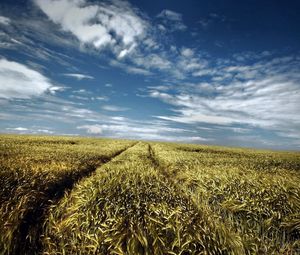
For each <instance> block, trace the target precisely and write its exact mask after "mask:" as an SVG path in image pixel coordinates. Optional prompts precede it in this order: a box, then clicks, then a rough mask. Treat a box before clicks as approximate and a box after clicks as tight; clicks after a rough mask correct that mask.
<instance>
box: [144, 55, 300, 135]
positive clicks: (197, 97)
mask: <svg viewBox="0 0 300 255" xmlns="http://www.w3.org/2000/svg"><path fill="white" fill-rule="evenodd" d="M299 65H300V63H299V62H297V60H296V59H293V58H289V57H284V58H275V59H273V60H266V61H262V60H260V61H259V62H256V63H254V64H252V65H240V66H239V65H236V64H235V65H231V66H230V65H228V64H227V65H226V64H225V65H224V64H223V63H220V64H219V65H218V66H217V67H216V68H214V69H208V70H209V71H211V73H210V74H207V75H208V77H209V76H211V78H212V76H213V75H214V76H218V77H219V78H220V79H218V80H217V81H216V80H215V81H211V82H207V83H202V84H201V83H200V84H184V85H182V86H179V85H178V86H177V88H176V92H175V93H174V92H173V93H170V92H168V93H167V92H166V91H165V92H161V91H159V90H157V89H155V88H152V89H150V90H149V96H150V97H153V98H158V99H160V100H162V101H164V102H165V103H168V104H170V105H171V106H173V108H172V109H171V110H172V111H173V112H174V114H170V115H168V116H157V117H158V118H159V119H163V120H168V121H175V122H179V123H189V124H196V123H208V124H213V125H235V124H242V125H248V126H251V127H252V128H253V127H259V128H263V129H265V130H272V131H273V132H274V133H277V134H278V135H280V136H283V135H284V134H285V137H292V136H293V137H295V136H299V132H297V130H299V129H300V116H299V112H300V104H299V102H300V87H299V84H300V75H299V74H298V73H297V71H296V70H297V67H299ZM249 72H252V74H251V75H249ZM232 73H235V74H234V75H232ZM233 131H236V132H239V131H241V130H239V129H236V130H233Z"/></svg>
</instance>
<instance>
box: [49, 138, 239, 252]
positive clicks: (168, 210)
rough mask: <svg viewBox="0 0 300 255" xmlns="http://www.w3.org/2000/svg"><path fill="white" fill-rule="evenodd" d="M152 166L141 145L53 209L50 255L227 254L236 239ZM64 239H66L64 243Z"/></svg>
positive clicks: (149, 155)
mask: <svg viewBox="0 0 300 255" xmlns="http://www.w3.org/2000/svg"><path fill="white" fill-rule="evenodd" d="M210 219H211V218H210V215H209V214H207V212H205V211H203V210H202V208H200V207H197V206H196V205H195V204H194V203H193V202H192V201H191V200H190V199H189V197H188V196H186V195H185V194H183V193H181V192H180V190H179V189H178V187H176V186H174V185H173V184H172V183H170V182H169V180H168V179H166V178H165V176H164V175H163V174H162V173H161V172H160V169H158V168H157V166H156V165H155V164H153V158H151V154H150V153H149V145H148V144H145V143H139V144H138V145H135V146H134V147H132V148H130V149H128V150H127V151H126V152H124V153H122V154H121V155H120V156H118V157H116V158H114V159H113V160H112V161H111V162H109V163H108V164H105V165H104V166H103V167H101V168H99V169H97V171H96V173H95V175H93V176H92V178H88V179H85V180H84V181H83V182H80V183H79V184H78V185H77V186H76V187H75V188H74V189H73V191H72V192H71V193H70V194H69V195H68V196H65V197H64V198H63V199H62V200H61V201H60V203H59V205H58V206H54V207H53V208H52V210H50V215H49V217H48V222H47V229H46V231H45V236H44V244H45V247H44V252H45V253H46V254H64V253H65V254H149V255H150V254H222V253H224V254H225V253H228V254H229V253H231V252H234V251H236V252H238V251H239V249H240V247H237V246H236V245H235V244H234V241H235V240H232V239H231V236H230V237H224V238H223V235H222V231H223V229H221V228H220V226H219V225H217V224H216V223H215V222H214V221H212V220H210ZM62 237H63V238H62Z"/></svg>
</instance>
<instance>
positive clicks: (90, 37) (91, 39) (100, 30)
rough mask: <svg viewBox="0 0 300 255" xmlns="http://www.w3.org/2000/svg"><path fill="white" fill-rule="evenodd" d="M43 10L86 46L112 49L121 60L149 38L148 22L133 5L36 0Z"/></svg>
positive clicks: (69, 0) (121, 2)
mask: <svg viewBox="0 0 300 255" xmlns="http://www.w3.org/2000/svg"><path fill="white" fill-rule="evenodd" d="M35 3H36V4H37V5H38V6H39V8H40V9H41V10H42V11H43V12H44V13H45V14H46V15H47V16H48V17H49V19H51V20H52V21H53V22H54V23H56V24H58V25H60V26H61V27H62V29H63V30H64V31H67V32H71V33H72V34H73V35H74V36H75V37H76V38H77V39H78V40H79V41H80V42H81V43H82V44H83V45H87V46H88V45H92V46H93V47H94V48H96V49H102V48H105V47H110V48H111V49H112V50H113V51H114V52H115V53H116V54H117V56H118V57H119V58H122V57H124V56H125V55H127V54H129V53H130V52H131V51H132V50H133V49H134V48H135V47H136V46H137V41H139V40H140V39H142V38H143V37H144V36H145V33H146V29H147V23H146V22H145V21H144V20H143V19H142V18H140V16H139V15H138V14H137V13H136V12H135V10H133V8H131V6H130V4H129V3H127V2H123V1H118V0H115V1H113V2H111V3H105V2H100V3H98V4H95V3H93V4H88V3H87V1H85V0H60V1H57V0H35Z"/></svg>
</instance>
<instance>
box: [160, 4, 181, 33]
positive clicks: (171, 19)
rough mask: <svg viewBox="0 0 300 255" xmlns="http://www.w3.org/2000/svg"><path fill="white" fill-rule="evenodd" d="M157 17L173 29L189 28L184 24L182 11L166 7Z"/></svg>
mask: <svg viewBox="0 0 300 255" xmlns="http://www.w3.org/2000/svg"><path fill="white" fill-rule="evenodd" d="M156 17H157V18H159V19H161V21H162V22H163V24H164V25H165V26H168V27H170V28H171V31H176V30H181V31H184V30H186V29H187V26H186V25H184V23H183V21H182V14H181V13H178V12H175V11H171V10H167V9H165V10H162V11H161V12H160V13H159V14H158V15H157V16H156Z"/></svg>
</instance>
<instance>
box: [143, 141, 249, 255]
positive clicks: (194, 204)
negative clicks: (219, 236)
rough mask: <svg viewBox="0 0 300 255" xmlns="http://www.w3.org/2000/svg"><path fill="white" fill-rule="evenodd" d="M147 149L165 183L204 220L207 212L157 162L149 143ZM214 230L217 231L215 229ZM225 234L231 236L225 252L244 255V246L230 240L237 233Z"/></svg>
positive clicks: (218, 252)
mask: <svg viewBox="0 0 300 255" xmlns="http://www.w3.org/2000/svg"><path fill="white" fill-rule="evenodd" d="M148 151H149V159H150V160H151V162H152V164H153V166H154V167H155V169H157V171H158V173H159V174H160V175H161V176H162V177H163V178H164V179H165V182H166V184H167V185H171V186H173V188H174V189H175V190H176V191H177V192H178V194H179V196H181V197H182V198H183V199H184V200H186V202H187V204H188V205H190V206H191V208H192V210H193V211H194V212H195V215H197V216H196V218H198V217H200V221H199V222H198V223H200V224H201V223H204V222H206V219H205V215H206V216H207V215H208V214H207V213H206V214H203V211H202V209H201V207H199V205H198V203H197V201H196V200H195V199H194V198H193V196H192V195H191V194H187V193H186V192H185V190H184V189H183V188H182V187H180V186H179V185H178V184H177V183H176V182H175V181H174V178H176V176H175V175H172V174H171V173H169V172H168V169H167V167H163V166H162V165H161V164H160V163H159V160H158V159H157V157H156V156H155V152H154V150H153V148H152V147H151V145H150V144H148ZM206 209H207V208H206ZM211 213H213V212H212V211H211ZM203 216H204V217H203ZM198 219H199V218H198ZM220 223H221V222H220ZM195 224H196V225H197V222H196V221H195ZM210 227H212V229H214V227H213V225H210ZM215 230H216V231H217V229H215ZM220 233H221V232H220ZM227 234H229V235H232V236H231V237H229V238H228V239H227V240H226V243H227V245H229V246H227V248H229V250H228V251H227V252H229V254H239V255H244V254H245V251H244V248H243V246H242V244H241V243H239V244H238V245H237V246H236V247H235V245H234V244H233V243H234V242H232V241H233V239H234V238H235V237H236V236H237V235H234V233H231V232H227ZM202 238H203V240H204V242H208V243H209V242H210V241H211V240H210V238H209V237H208V238H207V236H203V237H202ZM224 241H225V240H224ZM238 242H239V240H237V242H236V243H235V244H237V243H238ZM225 247H226V245H225ZM213 254H220V255H221V254H223V253H222V252H220V251H219V250H215V253H213ZM224 254H227V253H224Z"/></svg>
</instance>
